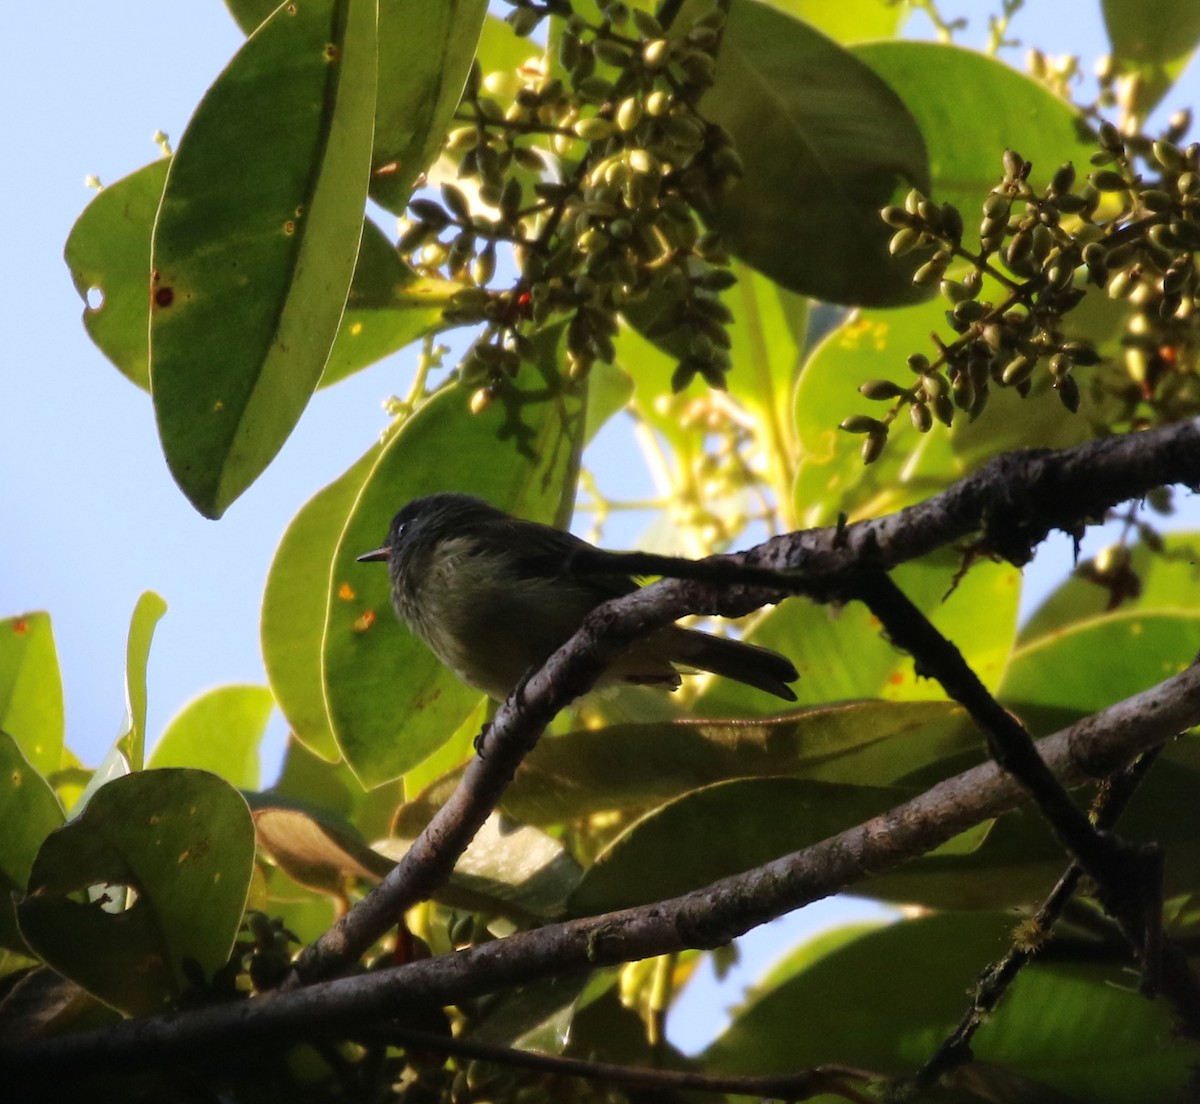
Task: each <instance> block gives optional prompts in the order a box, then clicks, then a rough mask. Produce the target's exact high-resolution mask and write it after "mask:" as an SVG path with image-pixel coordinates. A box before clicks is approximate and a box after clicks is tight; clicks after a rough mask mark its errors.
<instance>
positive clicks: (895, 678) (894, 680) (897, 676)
mask: <svg viewBox="0 0 1200 1104" xmlns="http://www.w3.org/2000/svg"><path fill="white" fill-rule="evenodd" d="M903 681H904V676H903V675H902V674H901V673H900V672H899V671H893V672H892V673H891V674H890V675H888V682H890V683H891V684H892V685H893V686H899V685H900V684H901V683H902V682H903Z"/></svg>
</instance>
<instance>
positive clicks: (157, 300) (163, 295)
mask: <svg viewBox="0 0 1200 1104" xmlns="http://www.w3.org/2000/svg"><path fill="white" fill-rule="evenodd" d="M174 302H175V289H174V288H169V287H162V288H156V289H155V292H154V305H155V306H156V307H169V306H170V305H171V304H172V303H174Z"/></svg>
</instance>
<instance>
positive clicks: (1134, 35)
mask: <svg viewBox="0 0 1200 1104" xmlns="http://www.w3.org/2000/svg"><path fill="white" fill-rule="evenodd" d="M1101 9H1102V10H1103V12H1104V25H1105V27H1106V28H1107V29H1108V38H1109V41H1110V42H1111V43H1112V52H1113V57H1114V59H1115V60H1116V62H1117V67H1118V71H1119V72H1122V73H1123V74H1126V75H1135V76H1136V77H1137V84H1136V86H1133V87H1132V88H1131V91H1132V93H1133V100H1132V103H1131V104H1130V105H1129V110H1130V111H1131V112H1133V113H1134V114H1136V115H1139V116H1142V117H1145V116H1146V115H1148V114H1149V113H1150V112H1151V111H1152V110H1153V109H1154V107H1155V106H1156V105H1157V104H1158V103H1159V102H1160V101H1161V100H1162V98H1163V96H1164V95H1165V94H1166V92H1167V90H1168V89H1169V88H1170V87H1171V85H1172V84H1174V83H1175V81H1176V80H1177V79H1178V77H1179V75H1180V73H1182V72H1183V70H1184V69H1185V68H1186V67H1187V64H1188V62H1189V60H1190V59H1191V58H1192V56H1193V54H1194V53H1195V50H1196V45H1197V43H1200V8H1197V7H1196V5H1195V4H1193V3H1192V2H1191V0H1154V2H1152V3H1147V2H1146V0H1102V3H1101Z"/></svg>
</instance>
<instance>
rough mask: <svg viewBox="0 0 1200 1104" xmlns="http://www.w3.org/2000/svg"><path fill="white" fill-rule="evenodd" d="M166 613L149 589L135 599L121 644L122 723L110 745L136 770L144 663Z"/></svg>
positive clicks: (141, 745)
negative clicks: (122, 673) (155, 632)
mask: <svg viewBox="0 0 1200 1104" xmlns="http://www.w3.org/2000/svg"><path fill="white" fill-rule="evenodd" d="M166 612H167V603H166V602H164V601H163V600H162V599H161V598H160V597H159V596H158V595H157V594H155V593H154V591H152V590H147V591H145V592H144V593H143V594H142V595H141V597H140V598H138V601H137V605H136V606H134V608H133V616H132V617H131V618H130V620H129V638H128V640H127V641H126V644H125V723H124V724H123V725H122V728H121V734H120V735H119V736H118V737H117V739H116V743H115V744H114V748H115V750H117V751H119V752H120V753H121V754H122V755H124V757H125V759H126V760H127V761H128V763H129V766H130V767H131V768H132V769H133V770H135V771H139V770H141V769H142V764H143V762H145V758H146V664H147V662H149V659H150V642H151V641H152V640H153V639H154V628H155V626H156V625H157V624H158V622H159V620H160V619H161V618H162V615H163V614H164V613H166Z"/></svg>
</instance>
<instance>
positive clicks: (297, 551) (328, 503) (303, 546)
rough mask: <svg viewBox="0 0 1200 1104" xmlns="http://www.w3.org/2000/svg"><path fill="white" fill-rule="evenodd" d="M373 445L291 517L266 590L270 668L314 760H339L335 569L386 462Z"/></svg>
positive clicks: (264, 631)
mask: <svg viewBox="0 0 1200 1104" xmlns="http://www.w3.org/2000/svg"><path fill="white" fill-rule="evenodd" d="M382 448H383V446H382V445H381V444H374V445H372V446H371V447H370V448H369V449H367V451H366V452H365V453H364V454H363V456H362V457H361V458H360V459H359V460H358V462H357V463H355V464H354V465H353V466H352V467H350V468H348V469H347V470H346V471H345V472H344V473H343V474H342V475H340V476H339V477H338V478H337V479H335V480H334V481H333V482H332V483H330V484H329V486H327V487H324V488H322V489H321V490H320V491H318V492H317V493H316V494H315V495H313V497H312V498H310V499H309V500H308V501H307V502H306V503H305V504H304V505H303V506H302V507H301V508H300V512H299V513H298V514H296V516H295V517H294V518H292V521H291V524H290V525H288V527H287V530H286V532H285V533H284V534H283V539H282V540H280V542H279V547H278V548H277V549H276V550H275V558H274V559H273V560H272V561H271V569H270V571H269V572H268V574H267V586H266V590H265V591H264V592H263V604H262V622H261V626H260V636H261V639H262V652H263V663H264V664H265V666H266V669H267V677H268V679H269V680H270V682H271V689H272V690H273V691H274V693H275V699H276V701H278V702H279V708H280V709H281V710H283V715H284V717H286V718H287V722H288V724H289V725H291V727H292V733H293V734H294V735H295V737H296V739H298V740H299V741H300V742H301V743H303V744H304V745H305V747H307V748H308V749H309V750H310V751H312V752H313V753H314V754H315V755H319V756H320V757H321V758H322V759H325V760H328V761H330V762H332V761H334V760H336V759H338V758H340V754H341V753H340V752H339V751H338V746H337V743H336V741H335V740H334V738H333V730H332V729H331V728H330V726H329V715H328V712H327V710H326V708H325V694H324V691H323V689H322V686H321V641H322V638H323V637H324V635H325V607H326V604H327V601H328V590H329V565H330V563H331V562H332V560H333V554H334V552H335V551H336V550H337V544H338V539H339V538H340V537H341V533H342V528H343V526H344V525H345V524H346V518H347V517H348V516H349V514H350V510H351V508H352V507H353V505H354V500H355V499H356V498H357V497H358V493H359V491H360V490H362V485H363V481H364V480H365V479H366V478H367V476H368V475H369V474H370V472H371V470H372V469H373V468H374V467H375V464H376V463H377V462H378V460H379V454H380V452H381V451H382Z"/></svg>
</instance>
